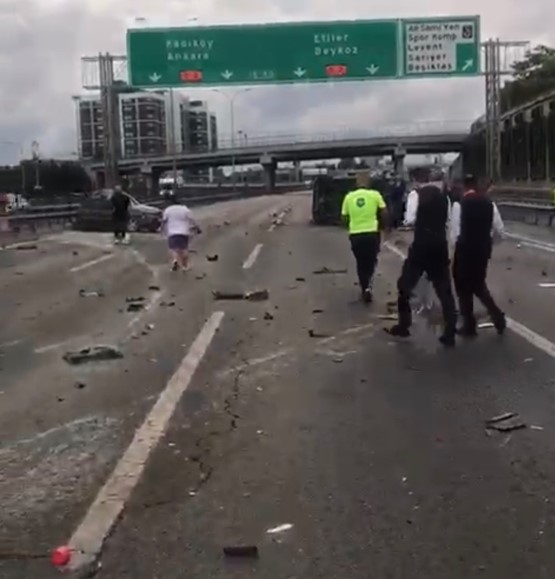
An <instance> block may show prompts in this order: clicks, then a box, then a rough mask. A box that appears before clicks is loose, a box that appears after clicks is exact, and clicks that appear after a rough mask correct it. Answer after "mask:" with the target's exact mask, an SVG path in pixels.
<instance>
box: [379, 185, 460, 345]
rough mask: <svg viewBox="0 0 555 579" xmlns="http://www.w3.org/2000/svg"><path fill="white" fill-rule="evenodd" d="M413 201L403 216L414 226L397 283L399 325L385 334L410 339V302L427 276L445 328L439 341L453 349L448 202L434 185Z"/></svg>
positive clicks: (426, 187)
mask: <svg viewBox="0 0 555 579" xmlns="http://www.w3.org/2000/svg"><path fill="white" fill-rule="evenodd" d="M414 201H415V203H411V208H407V216H406V221H407V222H409V224H410V222H413V223H414V239H413V242H412V245H411V246H410V248H409V252H408V256H407V259H406V260H405V263H404V264H403V269H402V272H401V277H400V278H399V280H398V281H397V288H398V290H399V296H398V309H399V322H398V324H396V325H395V326H393V327H392V328H390V329H389V330H387V331H388V333H389V334H391V335H392V336H398V337H403V338H405V337H408V336H410V327H411V325H412V311H411V305H410V299H411V296H412V292H413V291H414V288H415V287H416V285H417V284H418V282H419V280H420V278H421V277H422V275H423V274H426V275H427V276H428V279H429V280H430V281H431V282H432V284H433V286H434V290H435V292H436V294H437V297H438V299H439V301H440V302H441V307H442V310H443V318H444V323H445V327H444V332H443V334H442V335H441V336H440V338H439V341H440V342H441V343H442V344H443V345H444V346H448V347H452V346H454V345H455V334H456V326H457V313H456V309H455V299H454V297H453V292H452V289H451V277H450V272H449V245H448V242H447V227H448V221H449V199H448V198H447V196H446V195H444V194H443V193H442V191H441V190H440V189H439V188H438V187H436V186H435V185H424V186H422V187H420V188H419V189H417V197H414ZM408 213H412V214H413V215H408Z"/></svg>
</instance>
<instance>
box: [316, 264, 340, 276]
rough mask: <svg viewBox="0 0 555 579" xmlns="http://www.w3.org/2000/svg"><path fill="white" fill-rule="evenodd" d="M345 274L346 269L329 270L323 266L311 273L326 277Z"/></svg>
mask: <svg viewBox="0 0 555 579" xmlns="http://www.w3.org/2000/svg"><path fill="white" fill-rule="evenodd" d="M347 272H348V270H346V269H330V268H329V267H326V266H324V267H322V268H321V269H316V270H314V271H313V272H312V273H313V274H314V275H326V274H330V275H335V274H344V273H347Z"/></svg>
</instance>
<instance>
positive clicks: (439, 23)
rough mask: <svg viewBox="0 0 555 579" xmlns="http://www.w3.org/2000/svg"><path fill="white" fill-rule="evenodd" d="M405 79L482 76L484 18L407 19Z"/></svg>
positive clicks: (405, 31) (404, 21) (404, 47)
mask: <svg viewBox="0 0 555 579" xmlns="http://www.w3.org/2000/svg"><path fill="white" fill-rule="evenodd" d="M402 28H403V35H402V36H403V39H402V46H403V59H404V65H403V71H402V76H403V77H405V78H407V77H408V78H410V77H422V76H427V77H433V76H471V75H476V74H479V73H480V55H481V52H480V18H479V16H472V17H460V18H459V17H457V18H428V19H419V20H416V19H415V20H403V21H402Z"/></svg>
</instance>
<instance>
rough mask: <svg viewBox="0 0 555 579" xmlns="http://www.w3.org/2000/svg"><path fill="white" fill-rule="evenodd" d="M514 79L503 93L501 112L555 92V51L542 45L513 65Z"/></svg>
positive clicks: (505, 87)
mask: <svg viewBox="0 0 555 579" xmlns="http://www.w3.org/2000/svg"><path fill="white" fill-rule="evenodd" d="M512 69H513V71H514V72H513V79H514V80H512V81H510V82H508V83H507V84H506V85H505V86H504V87H503V89H502V91H501V110H502V112H505V111H507V110H510V109H513V108H515V107H518V106H520V105H522V104H524V103H526V102H528V101H531V100H534V99H535V98H537V97H538V96H540V95H542V94H544V93H546V92H549V91H553V90H555V49H554V48H550V47H548V46H545V45H543V44H540V45H539V46H536V47H535V48H534V49H533V50H529V51H528V52H527V53H526V55H525V58H524V59H523V60H520V61H518V62H515V63H514V64H513V65H512Z"/></svg>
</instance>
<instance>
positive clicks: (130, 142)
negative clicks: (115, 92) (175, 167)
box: [119, 92, 168, 157]
mask: <svg viewBox="0 0 555 579" xmlns="http://www.w3.org/2000/svg"><path fill="white" fill-rule="evenodd" d="M167 101H168V99H167V98H166V95H164V94H160V93H156V92H148V93H145V92H132V93H126V94H120V95H119V116H120V135H121V151H122V154H123V156H124V157H148V156H151V155H164V154H165V153H167V149H168V141H167V126H166V122H167V121H166V108H167Z"/></svg>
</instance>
